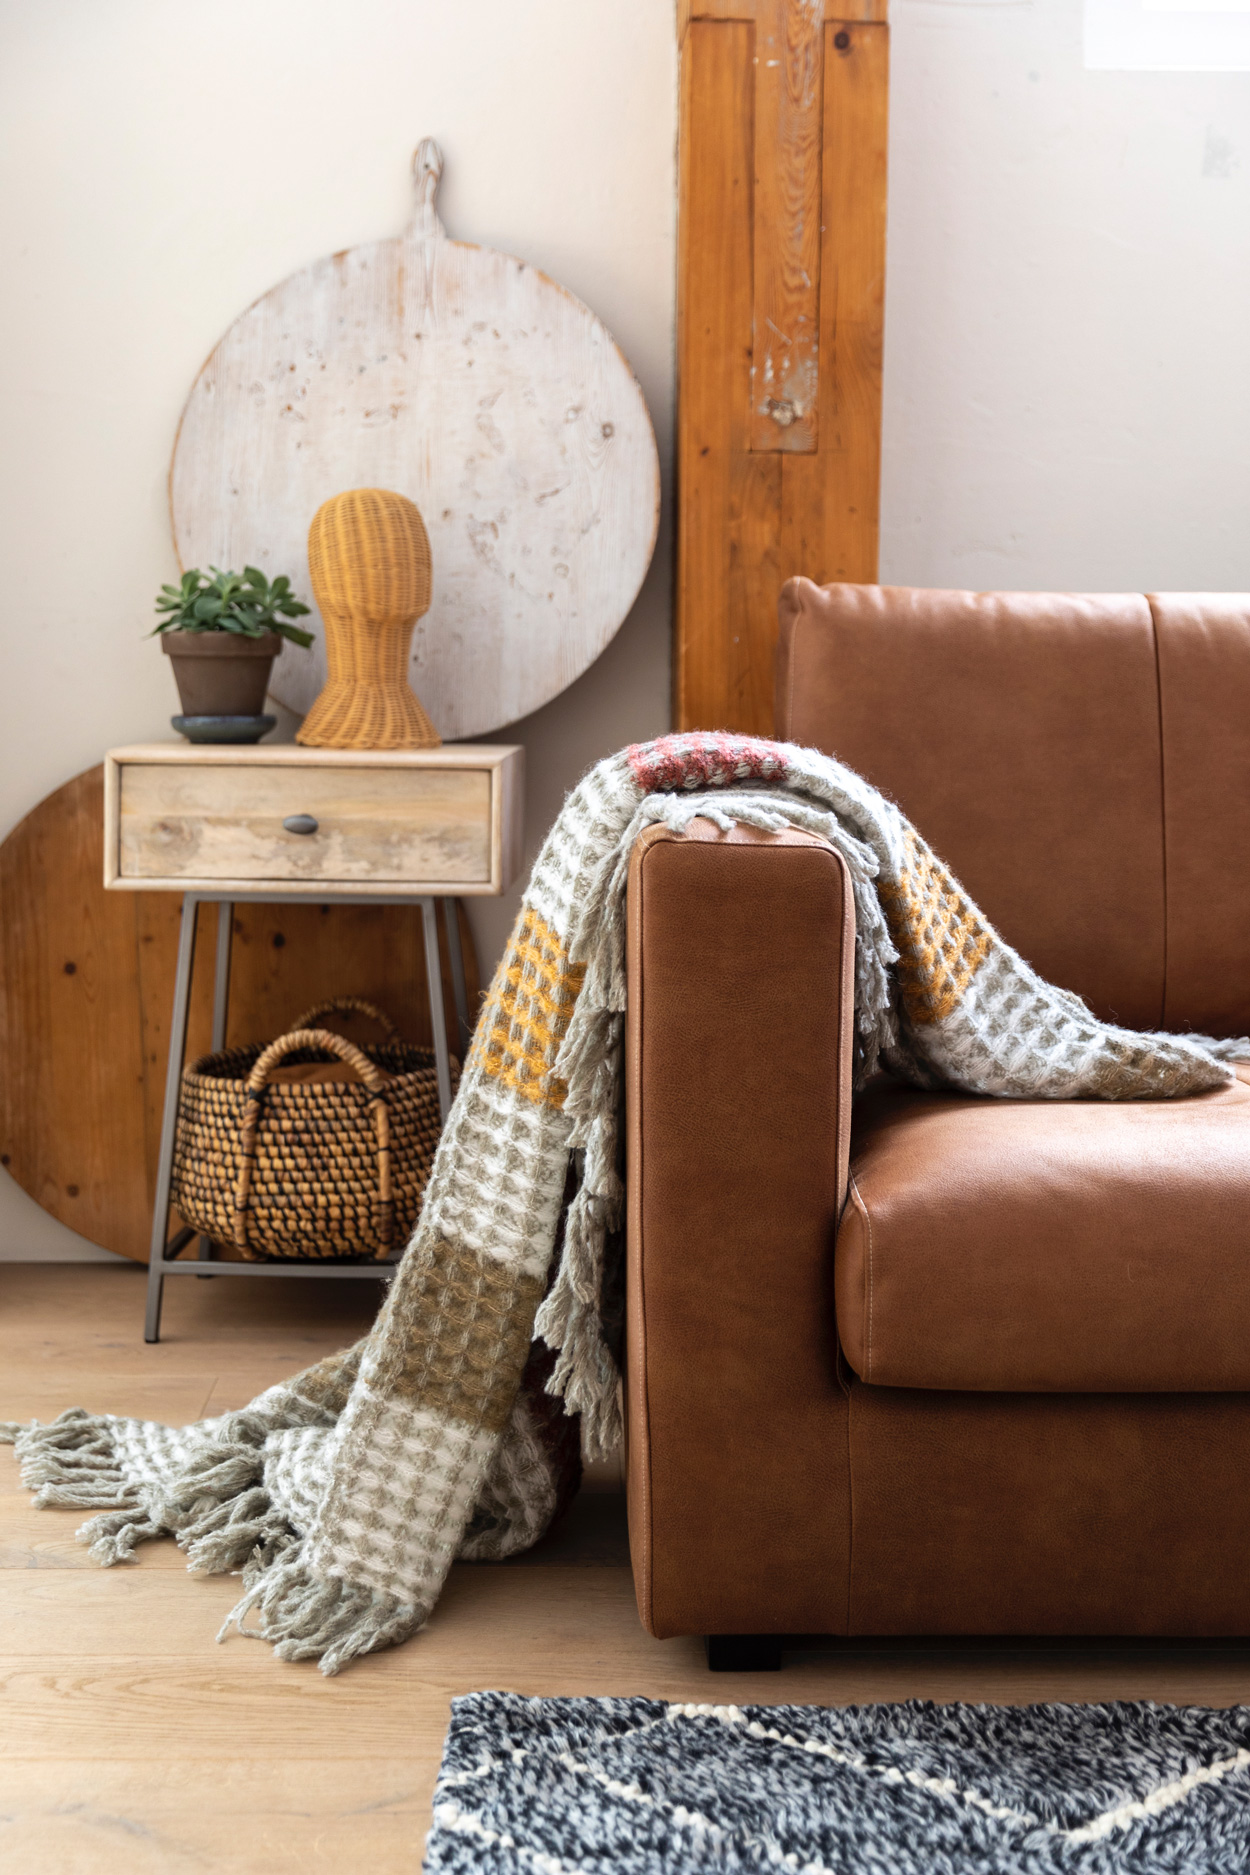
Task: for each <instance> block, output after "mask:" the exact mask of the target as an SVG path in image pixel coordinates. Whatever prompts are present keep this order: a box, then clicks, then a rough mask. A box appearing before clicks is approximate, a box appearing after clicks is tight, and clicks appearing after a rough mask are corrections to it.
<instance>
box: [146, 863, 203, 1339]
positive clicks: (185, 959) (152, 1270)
mask: <svg viewBox="0 0 1250 1875" xmlns="http://www.w3.org/2000/svg"><path fill="white" fill-rule="evenodd" d="M198 912H199V900H198V899H197V898H196V896H195V894H194V893H193V892H188V893H186V894H185V895H184V897H183V900H182V923H181V926H180V927H179V931H178V970H177V974H176V976H175V978H174V1009H173V1015H172V1016H171V1018H170V1023H169V1066H168V1068H167V1070H166V1074H165V1109H164V1113H163V1115H162V1117H161V1151H160V1158H159V1159H158V1161H157V1167H156V1203H155V1205H154V1206H153V1210H152V1247H151V1253H150V1256H149V1260H148V1311H147V1319H146V1321H145V1323H144V1328H143V1339H144V1340H145V1341H159V1340H160V1338H161V1299H162V1295H163V1292H164V1288H165V1275H164V1266H165V1250H166V1241H165V1239H166V1233H167V1232H168V1230H169V1188H170V1183H171V1180H172V1177H173V1169H174V1133H175V1130H176V1128H177V1124H178V1089H179V1083H180V1082H181V1080H182V1057H183V1055H184V1053H185V1052H186V1045H187V1005H188V1003H189V1002H190V999H191V967H192V965H193V964H194V962H195V926H196V918H197V914H198ZM190 1234H191V1233H190V1232H189V1231H188V1232H187V1233H186V1236H187V1237H188V1238H189V1237H190ZM169 1248H171V1249H172V1248H173V1246H172V1245H170V1246H169Z"/></svg>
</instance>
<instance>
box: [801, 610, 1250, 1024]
mask: <svg viewBox="0 0 1250 1875" xmlns="http://www.w3.org/2000/svg"><path fill="white" fill-rule="evenodd" d="M777 728H778V733H779V734H780V735H781V736H783V737H784V738H786V739H787V740H788V741H793V742H799V743H803V744H806V745H808V746H810V747H815V748H820V749H824V750H825V751H827V752H828V753H829V754H832V755H836V756H837V757H838V758H839V760H841V761H844V762H846V763H848V764H849V765H850V766H851V767H852V768H855V769H858V770H859V772H860V773H861V774H863V775H865V776H866V777H867V779H868V780H869V781H871V782H872V783H873V784H874V785H875V786H876V787H878V788H880V789H881V790H882V791H883V792H884V793H886V794H888V795H889V796H891V798H892V799H894V800H895V801H897V802H898V804H899V806H900V807H901V808H902V809H903V811H904V813H906V814H907V815H908V816H909V818H910V819H912V820H913V821H914V822H915V823H916V825H917V827H919V829H920V831H921V832H922V833H923V835H924V836H925V838H926V839H927V840H928V841H929V843H930V844H931V845H932V846H933V847H934V848H935V850H936V851H937V852H938V853H939V854H940V855H941V856H942V858H943V859H945V860H946V861H947V862H948V864H949V865H950V866H951V867H952V868H953V870H954V871H955V873H956V875H957V876H958V877H959V879H960V880H961V881H962V882H963V884H964V885H965V886H966V887H967V889H968V891H969V892H970V893H971V894H972V896H973V898H974V899H976V900H977V902H978V903H979V904H980V905H981V907H982V909H983V910H984V911H985V912H986V914H987V915H988V916H989V917H990V918H991V920H992V921H993V922H994V924H995V925H996V926H997V927H998V929H999V931H1000V932H1001V933H1002V935H1003V936H1004V937H1005V938H1006V939H1007V941H1008V943H1009V944H1012V945H1014V946H1015V948H1016V949H1017V950H1019V951H1020V952H1021V953H1022V954H1023V955H1024V956H1025V957H1027V958H1028V960H1029V962H1030V963H1031V964H1033V965H1034V967H1035V968H1036V969H1038V970H1039V971H1040V972H1041V973H1042V975H1043V976H1045V977H1047V978H1049V979H1050V980H1051V981H1052V982H1055V983H1060V984H1062V985H1064V987H1065V988H1068V989H1072V990H1075V991H1077V993H1078V994H1079V995H1081V996H1083V997H1084V998H1085V999H1086V1001H1087V1002H1088V1003H1089V1004H1090V1005H1091V1007H1092V1008H1093V1010H1094V1012H1095V1013H1096V1014H1097V1015H1099V1016H1102V1017H1105V1018H1107V1019H1109V1020H1114V1021H1118V1022H1122V1023H1125V1024H1127V1025H1128V1026H1130V1027H1133V1028H1156V1027H1159V1026H1165V1027H1168V1028H1187V1027H1188V1028H1196V1029H1206V1030H1211V1031H1214V1032H1215V1033H1217V1034H1221V1033H1222V1034H1232V1033H1238V1034H1240V1033H1245V1032H1247V1030H1250V866H1247V864H1246V862H1245V859H1244V855H1245V854H1246V853H1247V851H1248V850H1250V595H1245V596H1227V597H1220V596H1210V595H1202V596H1200V597H1199V596H1184V595H1175V594H1172V595H1165V596H1163V597H1147V596H1144V595H1142V594H1137V593H1115V594H1073V593H971V592H940V591H926V590H922V589H911V588H906V587H882V586H849V585H838V586H826V587H819V586H815V585H813V584H812V582H811V581H810V580H804V579H796V580H791V581H790V582H789V583H788V585H787V586H786V588H785V590H784V592H783V594H782V600H781V639H780V646H779V655H778V695H777Z"/></svg>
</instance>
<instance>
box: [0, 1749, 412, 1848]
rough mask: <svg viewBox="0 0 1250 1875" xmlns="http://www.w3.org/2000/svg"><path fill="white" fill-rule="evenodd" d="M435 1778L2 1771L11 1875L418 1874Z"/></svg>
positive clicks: (78, 1763)
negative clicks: (121, 1874) (114, 1874)
mask: <svg viewBox="0 0 1250 1875" xmlns="http://www.w3.org/2000/svg"><path fill="white" fill-rule="evenodd" d="M432 1784H433V1775H432V1773H431V1772H429V1771H428V1769H427V1768H426V1767H425V1766H424V1765H423V1764H422V1763H421V1762H420V1760H419V1759H418V1758H417V1756H416V1754H415V1753H413V1752H411V1751H407V1752H402V1753H397V1754H396V1756H395V1757H393V1758H378V1759H373V1760H370V1759H362V1758H354V1759H352V1760H351V1762H350V1764H348V1765H345V1766H344V1768H343V1771H342V1773H341V1774H340V1775H338V1776H334V1777H327V1776H326V1775H325V1767H324V1765H323V1764H322V1763H320V1762H318V1763H317V1764H315V1765H310V1764H309V1763H308V1761H307V1760H304V1759H285V1760H283V1759H266V1760H265V1761H264V1762H263V1763H257V1762H255V1761H254V1760H253V1759H251V1758H242V1759H239V1758H236V1759H228V1758H214V1759H213V1760H212V1761H211V1762H210V1763H207V1764H200V1763H197V1762H195V1761H194V1760H193V1759H188V1758H179V1757H178V1756H177V1755H176V1754H175V1755H173V1756H172V1757H169V1758H168V1759H167V1760H166V1763H165V1764H164V1765H163V1766H162V1767H161V1769H160V1772H159V1773H158V1774H157V1773H154V1767H153V1765H152V1763H151V1761H150V1760H148V1759H133V1758H132V1759H129V1760H126V1759H121V1760H116V1761H112V1762H101V1761H100V1760H98V1759H80V1760H73V1759H68V1760H65V1761H64V1762H63V1763H60V1764H49V1763H45V1762H41V1761H39V1760H31V1759H9V1760H8V1761H7V1762H5V1763H2V1764H0V1870H3V1871H4V1875H35V1871H38V1875H111V1872H112V1871H114V1870H118V1871H120V1870H123V1869H124V1870H125V1871H127V1875H207V1872H210V1871H211V1875H320V1872H321V1871H323V1870H324V1871H329V1870H334V1871H335V1872H336V1875H353V1872H354V1871H356V1870H369V1871H371V1872H372V1871H375V1870H381V1871H387V1872H389V1871H391V1870H396V1871H398V1870H404V1871H405V1872H406V1875H416V1871H417V1869H418V1868H419V1866H420V1853H421V1843H422V1839H423V1837H424V1834H425V1830H426V1828H427V1827H428V1810H429V1798H430V1790H431V1788H432Z"/></svg>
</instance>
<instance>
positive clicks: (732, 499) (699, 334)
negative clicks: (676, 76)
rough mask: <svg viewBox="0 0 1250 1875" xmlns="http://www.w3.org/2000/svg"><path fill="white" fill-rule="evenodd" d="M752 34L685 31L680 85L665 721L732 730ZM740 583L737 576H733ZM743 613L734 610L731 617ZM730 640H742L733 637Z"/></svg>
mask: <svg viewBox="0 0 1250 1875" xmlns="http://www.w3.org/2000/svg"><path fill="white" fill-rule="evenodd" d="M754 47H755V29H754V27H753V26H751V25H750V24H749V23H746V22H739V21H733V22H724V23H722V22H719V21H717V22H713V21H710V20H697V19H696V20H692V21H691V22H690V25H689V28H688V30H687V33H686V39H685V48H684V53H683V58H682V73H681V150H682V156H681V169H680V197H679V205H678V276H679V281H685V282H688V283H689V287H688V289H687V290H682V289H681V287H680V286H679V290H678V300H677V383H678V400H679V408H680V411H681V416H680V419H679V423H678V437H677V485H678V490H679V494H678V510H679V521H678V531H679V535H680V541H679V545H678V551H677V594H676V600H677V605H676V611H677V618H678V620H679V624H678V629H677V656H676V672H675V679H676V682H675V689H676V693H677V696H676V713H677V718H678V721H679V722H683V723H688V722H691V721H692V720H693V717H692V714H691V712H693V713H694V715H695V716H698V717H699V718H700V720H701V721H704V722H708V723H716V722H718V721H721V720H723V721H725V722H731V721H733V720H735V719H736V718H739V717H741V716H742V715H743V714H744V713H747V714H750V713H751V712H752V711H753V710H754V709H755V708H756V707H757V705H756V703H755V700H754V699H753V697H752V694H751V693H752V685H751V677H750V669H749V661H750V660H749V650H750V647H749V646H748V647H747V648H746V651H745V653H744V652H743V648H742V646H741V645H740V644H739V645H735V644H733V643H732V642H731V639H732V634H728V635H727V634H726V630H725V627H726V621H727V620H728V619H729V617H730V613H731V604H730V592H729V587H730V578H731V564H730V555H729V553H728V551H727V549H728V540H729V516H730V513H731V509H733V508H734V507H736V506H739V505H740V504H741V501H742V491H741V489H740V488H739V489H737V490H735V487H734V483H735V468H736V466H737V464H738V463H739V462H740V461H741V458H742V457H743V456H744V455H745V454H747V452H748V444H749V439H748V435H747V411H748V407H749V391H750V369H751V174H752V160H753V125H754V98H755V94H754V67H753V64H752V59H753V56H754ZM739 577H740V574H739ZM741 603H743V601H742V599H739V600H738V601H736V602H735V605H734V606H733V608H732V609H733V611H734V613H735V615H736V614H737V611H738V606H739V605H740V604H741ZM739 637H741V634H739Z"/></svg>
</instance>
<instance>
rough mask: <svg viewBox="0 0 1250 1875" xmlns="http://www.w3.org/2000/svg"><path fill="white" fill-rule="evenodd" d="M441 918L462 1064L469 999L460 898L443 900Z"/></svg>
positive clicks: (467, 1043)
mask: <svg viewBox="0 0 1250 1875" xmlns="http://www.w3.org/2000/svg"><path fill="white" fill-rule="evenodd" d="M443 918H444V920H445V921H446V924H447V949H448V953H449V954H450V957H451V989H452V995H453V996H454V997H455V999H456V1033H457V1035H458V1036H459V1038H460V1060H461V1063H462V1064H463V1062H464V1057H465V1054H466V1052H467V1050H468V1046H469V1040H470V1035H469V999H468V997H467V996H466V995H465V988H464V939H463V938H462V937H461V935H460V900H459V899H458V898H445V899H444V900H443Z"/></svg>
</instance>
